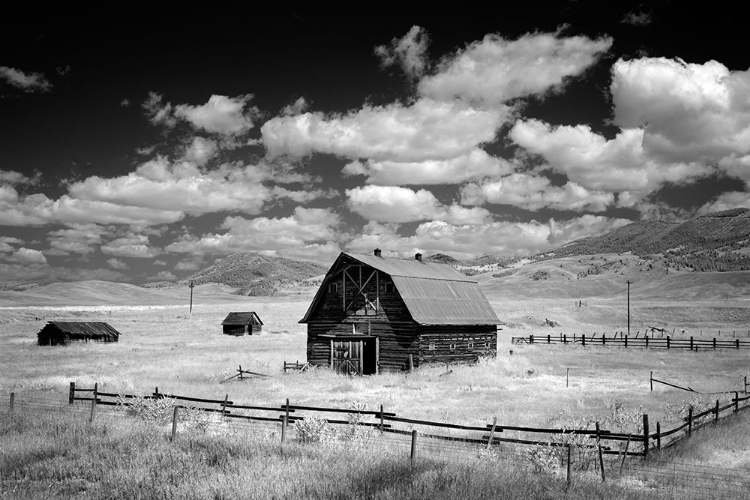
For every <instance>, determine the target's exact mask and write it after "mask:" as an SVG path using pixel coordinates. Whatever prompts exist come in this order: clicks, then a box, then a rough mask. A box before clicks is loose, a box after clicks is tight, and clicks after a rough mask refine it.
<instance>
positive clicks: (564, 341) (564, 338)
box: [563, 333, 568, 345]
mask: <svg viewBox="0 0 750 500" xmlns="http://www.w3.org/2000/svg"><path fill="white" fill-rule="evenodd" d="M567 343H568V334H567V333H566V334H565V335H563V345H565V344H567Z"/></svg>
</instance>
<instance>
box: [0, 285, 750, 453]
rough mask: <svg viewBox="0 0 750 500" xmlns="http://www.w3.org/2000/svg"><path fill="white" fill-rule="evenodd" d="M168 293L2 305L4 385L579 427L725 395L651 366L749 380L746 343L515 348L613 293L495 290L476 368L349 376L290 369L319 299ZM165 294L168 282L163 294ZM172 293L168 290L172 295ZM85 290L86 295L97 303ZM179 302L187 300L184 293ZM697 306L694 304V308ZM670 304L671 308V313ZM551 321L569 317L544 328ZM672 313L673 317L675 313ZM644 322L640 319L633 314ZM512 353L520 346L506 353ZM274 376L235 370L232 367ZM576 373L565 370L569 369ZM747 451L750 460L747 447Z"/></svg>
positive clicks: (606, 306) (741, 322)
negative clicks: (486, 341) (700, 347)
mask: <svg viewBox="0 0 750 500" xmlns="http://www.w3.org/2000/svg"><path fill="white" fill-rule="evenodd" d="M178 292H179V294H181V295H179V294H177V291H173V292H172V296H165V297H166V298H165V300H164V301H163V302H165V303H163V304H157V303H147V304H146V305H143V304H141V305H138V304H137V300H136V299H131V300H130V303H129V304H125V305H115V304H114V303H112V302H114V301H112V302H110V303H107V302H108V301H107V300H105V299H102V302H104V304H103V305H92V304H91V303H88V304H79V305H76V304H73V305H68V306H48V307H44V306H40V305H31V306H25V307H22V306H16V305H14V306H13V307H7V306H6V307H3V308H0V342H2V345H3V349H2V350H1V351H0V366H2V370H1V371H0V391H2V392H3V393H6V394H7V393H9V392H11V391H15V392H18V393H47V394H48V395H51V394H55V396H56V397H60V398H61V399H65V398H66V397H67V392H66V391H67V388H68V384H69V382H71V381H75V382H76V384H77V385H78V386H79V387H90V386H93V384H94V383H95V382H97V383H99V387H100V388H101V389H102V390H104V391H107V392H127V393H143V394H146V393H150V392H152V391H153V390H154V388H155V387H158V388H159V390H160V392H167V393H174V394H181V395H189V396H195V397H206V398H220V397H223V396H224V395H225V394H228V395H229V397H230V399H232V400H234V401H235V402H241V403H247V404H251V403H257V404H261V403H262V404H266V403H267V404H275V405H278V404H281V403H283V401H284V400H285V399H286V398H289V399H290V400H291V401H292V402H293V403H294V404H308V405H324V406H334V407H348V406H349V405H350V404H351V403H353V402H361V403H365V404H366V405H368V407H369V408H372V409H374V408H376V407H378V406H379V405H381V404H382V405H384V407H385V408H386V411H393V412H396V413H398V414H399V416H404V417H412V418H420V419H427V420H438V421H447V422H453V423H464V424H467V425H473V424H482V425H483V424H486V423H489V422H491V421H492V419H493V418H494V417H497V419H498V423H500V424H504V425H528V426H546V425H550V424H563V425H566V424H567V425H571V424H574V423H579V422H580V421H587V420H589V419H591V420H592V421H594V420H600V421H605V418H606V417H607V416H608V415H610V414H611V411H612V408H613V407H614V406H615V405H617V404H621V405H622V407H624V408H625V409H626V410H628V411H632V412H634V414H635V413H641V412H643V413H648V414H649V417H650V419H651V422H656V421H660V422H662V423H663V424H667V423H668V422H670V421H674V419H675V418H678V417H677V413H678V410H679V409H680V408H682V407H684V405H685V404H687V403H688V402H692V403H699V402H701V401H704V402H712V401H715V400H716V398H717V397H718V396H717V395H716V394H703V395H702V394H696V393H691V392H685V391H680V390H677V389H672V388H669V387H666V386H661V385H655V386H654V391H653V392H651V391H650V389H649V373H650V372H651V371H653V372H654V378H658V379H661V380H666V381H669V382H671V383H674V384H677V385H680V386H685V387H692V388H693V389H695V390H696V391H698V392H703V393H716V392H721V391H733V390H742V388H743V385H742V381H743V377H745V376H748V375H750V359H749V357H748V351H745V350H740V351H717V352H699V353H695V352H684V351H683V352H665V351H650V350H643V349H628V350H625V349H603V348H599V347H590V348H589V347H587V348H580V347H572V346H523V347H520V346H513V345H511V343H510V338H511V336H513V335H528V334H535V335H546V334H547V333H558V332H563V333H573V332H578V333H581V332H583V333H586V334H587V335H588V334H590V333H593V332H601V331H607V332H613V331H615V330H622V329H623V328H624V327H625V324H624V322H623V321H622V319H623V314H622V313H623V311H622V309H623V307H622V304H621V301H620V300H619V298H618V299H611V300H596V301H591V300H589V301H588V305H586V306H582V307H578V306H575V305H574V303H573V301H571V300H551V299H549V300H544V299H539V300H536V301H512V300H507V299H501V298H498V297H493V296H490V301H491V303H492V305H493V307H494V308H495V309H496V311H497V313H498V316H499V317H500V318H501V319H503V320H504V321H505V322H506V326H504V327H503V330H502V331H500V332H499V340H498V355H497V357H496V358H494V359H487V360H484V361H483V362H481V363H480V364H479V365H476V366H445V365H433V366H426V367H422V368H420V369H418V370H416V371H415V372H414V373H386V374H381V375H379V376H370V377H357V378H351V377H347V376H342V375H336V374H334V373H331V372H329V371H328V370H325V369H314V370H311V371H307V372H304V373H288V374H284V373H283V370H282V366H283V362H284V361H297V360H299V361H304V360H305V357H306V356H305V345H306V331H305V327H304V325H300V324H298V323H297V321H298V320H299V319H300V318H301V317H302V316H303V315H304V312H305V310H306V309H307V307H308V305H309V303H310V300H311V297H312V290H311V291H310V293H309V294H304V293H302V294H299V295H296V296H291V297H278V298H274V297H252V298H251V297H237V296H234V295H230V294H227V293H226V292H224V291H223V290H219V289H215V288H210V287H206V288H202V287H196V289H195V292H196V293H195V296H196V300H195V303H194V308H193V312H192V315H190V314H188V307H187V305H186V301H185V300H184V299H185V298H186V297H185V296H184V295H185V290H178ZM161 293H164V292H161ZM170 297H171V298H170ZM89 302H90V301H89ZM180 302H181V303H180ZM698 305H699V307H692V308H691V307H690V305H689V304H687V303H685V304H683V303H680V304H670V303H668V302H664V303H654V302H645V303H633V304H631V314H632V316H633V317H634V318H637V317H638V316H639V315H645V314H647V313H648V314H653V315H654V318H649V319H648V320H647V321H649V322H651V321H652V320H653V319H655V317H657V316H658V317H661V318H665V317H667V318H669V317H672V318H679V319H680V320H681V321H685V322H689V324H690V325H691V328H701V327H705V328H706V329H708V328H717V329H718V328H721V329H724V330H731V329H732V328H734V329H737V330H739V329H740V328H743V329H744V328H747V325H748V324H750V321H747V319H748V313H750V309H747V308H744V307H741V306H740V305H737V304H733V305H732V306H731V307H716V306H715V305H714V304H698ZM239 310H254V311H256V312H257V313H258V314H259V316H260V317H261V319H262V320H263V322H264V323H265V325H264V327H263V333H262V334H261V335H257V336H255V335H254V336H242V337H233V336H228V335H223V334H222V333H221V326H220V323H221V321H222V320H223V319H224V317H225V316H226V314H227V313H228V312H230V311H239ZM691 310H693V311H696V315H695V316H693V317H691V316H689V311H691ZM670 315H671V316H670ZM52 319H56V320H69V321H70V320H75V321H84V320H90V321H106V322H108V323H110V324H111V325H112V326H113V327H115V328H116V329H118V330H119V331H120V332H121V333H122V337H121V338H120V341H119V342H118V343H117V344H108V345H105V344H95V343H91V344H77V345H76V344H74V345H71V346H68V347H47V346H45V347H39V346H37V345H36V332H38V331H39V329H41V328H42V327H43V326H44V324H45V323H46V321H48V320H52ZM546 319H550V320H553V321H555V322H557V323H559V324H560V326H558V327H555V328H550V327H549V326H546V327H544V326H542V323H543V322H544V321H545V320H546ZM666 323H667V324H668V323H669V322H666ZM636 324H637V323H636ZM511 351H513V352H512V353H511ZM240 365H241V366H242V368H243V369H244V370H251V371H253V372H258V373H263V374H267V375H268V376H267V377H253V378H251V379H245V380H243V381H239V380H237V379H234V380H231V381H228V382H226V379H228V378H229V377H231V376H232V375H235V374H236V372H237V368H238V367H239V366H240ZM568 373H569V379H566V375H567V374H568ZM743 460H746V461H745V462H744V463H746V464H747V463H750V457H746V458H744V459H743Z"/></svg>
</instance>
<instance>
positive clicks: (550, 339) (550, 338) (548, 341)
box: [547, 333, 552, 344]
mask: <svg viewBox="0 0 750 500" xmlns="http://www.w3.org/2000/svg"><path fill="white" fill-rule="evenodd" d="M547 343H548V344H551V343H552V336H551V335H550V334H549V333H548V334H547Z"/></svg>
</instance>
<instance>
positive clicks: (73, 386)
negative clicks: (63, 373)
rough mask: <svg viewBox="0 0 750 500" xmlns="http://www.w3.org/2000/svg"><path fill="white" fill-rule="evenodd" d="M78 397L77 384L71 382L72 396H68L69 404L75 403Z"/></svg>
mask: <svg viewBox="0 0 750 500" xmlns="http://www.w3.org/2000/svg"><path fill="white" fill-rule="evenodd" d="M75 397H76V383H75V382H71V383H70V395H69V396H68V404H71V405H72V404H73V403H74V402H75Z"/></svg>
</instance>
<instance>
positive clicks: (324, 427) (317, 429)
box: [294, 415, 329, 443]
mask: <svg viewBox="0 0 750 500" xmlns="http://www.w3.org/2000/svg"><path fill="white" fill-rule="evenodd" d="M294 429H295V431H297V437H298V438H299V440H300V441H302V442H303V443H320V442H322V441H325V440H326V439H327V436H328V434H329V428H328V422H327V421H326V419H324V418H323V417H320V416H318V415H308V416H307V417H305V418H304V419H302V420H298V421H296V422H295V423H294Z"/></svg>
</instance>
